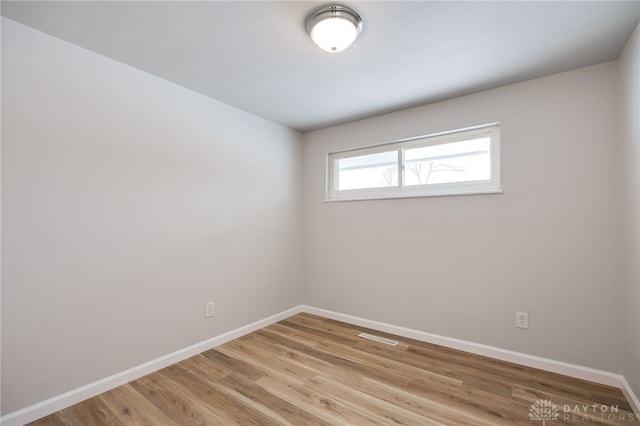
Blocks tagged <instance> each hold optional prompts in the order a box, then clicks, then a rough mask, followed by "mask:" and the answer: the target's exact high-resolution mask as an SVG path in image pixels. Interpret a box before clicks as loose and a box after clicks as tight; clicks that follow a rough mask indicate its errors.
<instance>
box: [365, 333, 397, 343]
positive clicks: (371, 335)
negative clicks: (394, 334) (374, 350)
mask: <svg viewBox="0 0 640 426" xmlns="http://www.w3.org/2000/svg"><path fill="white" fill-rule="evenodd" d="M358 337H364V338H365V339H369V340H373V341H376V342H380V343H384V344H385V345H391V346H395V345H397V344H398V342H396V341H395V340H391V339H385V338H384V337H380V336H374V335H373V334H367V333H360V334H358Z"/></svg>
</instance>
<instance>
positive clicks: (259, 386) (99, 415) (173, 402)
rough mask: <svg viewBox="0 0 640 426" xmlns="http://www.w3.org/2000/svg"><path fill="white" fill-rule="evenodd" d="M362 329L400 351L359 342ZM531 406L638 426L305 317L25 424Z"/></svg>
mask: <svg viewBox="0 0 640 426" xmlns="http://www.w3.org/2000/svg"><path fill="white" fill-rule="evenodd" d="M363 331H364V332H367V333H370V334H375V335H377V336H382V337H387V338H391V339H394V340H397V341H398V342H399V344H398V345H397V346H389V345H386V344H383V343H376V342H373V341H370V340H367V339H363V338H360V337H358V334H359V333H360V332H363ZM540 399H547V400H550V401H552V402H553V403H554V404H556V406H557V410H558V411H557V413H558V415H559V416H558V419H557V420H547V421H546V425H548V426H553V425H561V424H564V425H578V424H589V425H604V424H606V425H613V424H635V425H639V424H640V422H638V420H637V418H635V417H634V416H633V414H632V411H631V408H630V407H629V404H628V403H627V401H625V399H624V396H623V395H622V393H621V392H620V390H619V389H616V388H612V387H607V386H602V385H597V384H593V383H589V382H585V381H581V380H576V379H572V378H568V377H566V376H561V375H557V374H552V373H548V372H544V371H540V370H535V369H531V368H526V367H522V366H518V365H514V364H509V363H505V362H501V361H496V360H493V359H490V358H485V357H481V356H477V355H471V354H468V353H464V352H460V351H455V350H452V349H447V348H443V347H440V346H436V345H431V344H427V343H422V342H418V341H414V340H410V339H405V338H401V337H398V336H393V335H388V334H385V333H380V332H377V331H373V330H367V329H364V328H361V327H355V326H351V325H348V324H344V323H340V322H337V321H333V320H329V319H325V318H321V317H317V316H313V315H309V314H298V315H295V316H293V317H291V318H289V319H287V320H284V321H280V322H279V323H277V324H273V325H271V326H269V327H266V328H264V329H262V330H259V331H257V332H254V333H251V334H249V335H246V336H244V337H241V338H239V339H237V340H234V341H232V342H229V343H226V344H224V345H221V346H218V347H217V348H215V349H212V350H209V351H206V352H204V353H202V354H200V355H197V356H194V357H192V358H189V359H187V360H185V361H182V362H179V363H177V364H174V365H172V366H170V367H167V368H165V369H163V370H160V371H158V372H156V373H153V374H150V375H148V376H145V377H143V378H140V379H138V380H134V381H133V382H130V383H128V384H126V385H123V386H120V387H118V388H115V389H113V390H111V391H109V392H106V393H104V394H101V395H99V396H97V397H95V398H91V399H89V400H86V401H84V402H82V403H79V404H76V405H74V406H72V407H69V408H66V409H64V410H62V411H59V412H57V413H54V414H52V415H50V416H47V417H45V418H43V419H40V420H38V421H36V422H34V423H32V424H33V425H154V426H157V425H205V424H207V425H225V426H226V425H296V426H297V425H398V424H400V425H409V424H410V425H437V424H439V425H518V424H522V425H542V424H543V422H542V417H545V416H540V415H539V417H538V418H537V419H536V418H534V419H530V418H529V414H530V408H531V405H532V404H533V403H535V402H536V401H538V400H540ZM565 405H568V406H570V407H571V411H572V413H565V412H564V406H565ZM611 405H614V406H617V407H618V411H617V412H615V413H612V412H611V411H610V410H611V408H610V406H611ZM576 406H578V407H579V411H578V412H577V413H575V412H573V411H574V410H575V408H576ZM583 406H588V408H586V412H585V407H583ZM594 407H596V408H594ZM603 407H606V409H607V411H608V412H607V413H602V411H601V410H602V409H603ZM551 414H553V413H551ZM585 416H588V417H585ZM546 418H547V419H548V418H550V417H548V416H546ZM634 419H635V420H634Z"/></svg>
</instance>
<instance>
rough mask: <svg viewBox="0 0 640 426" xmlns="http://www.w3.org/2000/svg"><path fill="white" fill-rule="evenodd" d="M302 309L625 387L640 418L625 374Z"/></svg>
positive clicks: (347, 321) (420, 339)
mask: <svg viewBox="0 0 640 426" xmlns="http://www.w3.org/2000/svg"><path fill="white" fill-rule="evenodd" d="M302 312H307V313H310V314H314V315H319V316H322V317H325V318H330V319H334V320H337V321H342V322H346V323H349V324H354V325H359V326H361V327H366V328H371V329H373V330H378V331H383V332H386V333H391V334H396V335H398V336H402V337H408V338H410V339H415V340H419V341H421V342H426V343H433V344H436V345H440V346H445V347H447V348H451V349H458V350H461V351H465V352H470V353H473V354H477V355H483V356H487V357H490V358H494V359H499V360H501V361H507V362H512V363H514V364H519V365H524V366H527V367H533V368H538V369H540V370H545V371H549V372H552V373H558V374H564V375H565V376H570V377H575V378H577V379H583V380H588V381H590V382H594V383H600V384H603V385H608V386H614V387H617V388H620V389H621V390H622V392H623V393H624V395H625V397H626V398H627V401H629V404H631V406H632V408H633V411H634V412H635V414H636V415H637V416H638V417H639V418H640V402H638V397H637V396H636V395H635V394H634V392H633V390H632V389H631V386H629V383H627V381H626V379H625V378H624V376H622V375H620V374H615V373H611V372H608V371H603V370H597V369H594V368H590V367H584V366H581V365H575V364H569V363H566V362H562V361H556V360H553V359H549V358H542V357H539V356H535V355H528V354H524V353H521V352H515V351H510V350H506V349H501V348H496V347H494V346H488V345H482V344H480V343H473V342H468V341H465V340H460V339H454V338H451V337H445V336H440V335H437V334H431V333H426V332H424V331H419V330H413V329H410V328H405V327H399V326H396V325H391V324H386V323H383V322H378V321H372V320H368V319H365V318H360V317H356V316H353V315H347V314H342V313H339V312H334V311H329V310H326V309H320V308H315V307H313V306H307V305H303V306H302Z"/></svg>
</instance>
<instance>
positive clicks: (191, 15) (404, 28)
mask: <svg viewBox="0 0 640 426" xmlns="http://www.w3.org/2000/svg"><path fill="white" fill-rule="evenodd" d="M325 4H328V2H325V1H322V2H318V1H284V2H274V1H258V2H247V1H209V2H206V1H204V2H202V1H201V2H187V1H178V2H174V1H142V2H137V1H126V2H113V1H111V2H99V1H80V2H78V1H70V2H59V1H43V2H40V1H22V2H12V1H2V4H1V7H2V15H3V16H5V17H8V18H10V19H13V20H15V21H18V22H21V23H23V24H26V25H28V26H30V27H33V28H36V29H38V30H41V31H44V32H46V33H49V34H51V35H54V36H56V37H59V38H61V39H64V40H67V41H69V42H71V43H74V44H77V45H79V46H82V47H85V48H87V49H90V50H93V51H95V52H97V53H100V54H102V55H105V56H108V57H110V58H113V59H115V60H117V61H120V62H123V63H125V64H128V65H131V66H133V67H136V68H138V69H140V70H143V71H146V72H148V73H150V74H154V75H156V76H159V77H162V78H164V79H167V80H170V81H172V82H175V83H177V84H179V85H181V86H184V87H187V88H190V89H192V90H195V91H197V92H200V93H203V94H205V95H208V96H211V97H212V98H215V99H217V100H219V101H222V102H225V103H228V104H230V105H234V106H236V107H238V108H241V109H243V110H246V111H249V112H251V113H254V114H256V115H259V116H262V117H264V118H267V119H269V120H272V121H275V122H277V123H281V124H283V125H285V126H288V127H291V128H293V129H297V130H300V131H308V130H313V129H318V128H322V127H326V126H330V125H334V124H338V123H342V122H347V121H352V120H355V119H359V118H364V117H370V116H374V115H378V114H381V113H385V112H390V111H394V110H398V109H403V108H407V107H411V106H415V105H420V104H425V103H429V102H435V101H439V100H443V99H447V98H452V97H455V96H460V95H463V94H468V93H472V92H477V91H480V90H484V89H489V88H493V87H498V86H502V85H505V84H510V83H514V82H519V81H524V80H528V79H532V78H537V77H542V76H545V75H550V74H555V73H558V72H562V71H567V70H570V69H575V68H580V67H584V66H588V65H592V64H597V63H601V62H605V61H610V60H614V59H617V58H618V56H619V55H620V52H621V51H622V49H623V48H624V45H625V43H626V41H627V39H628V38H629V36H630V35H631V33H632V31H633V29H634V28H635V26H636V25H637V23H638V21H639V19H640V1H624V2H612V1H603V2H597V1H590V2H575V1H572V2H481V1H475V2H454V1H448V2H427V1H408V2H404V1H392V2H391V1H390V2H381V1H364V2H362V1H344V2H339V4H343V5H347V6H350V7H352V8H354V9H355V10H356V11H357V12H358V13H359V14H360V15H361V16H362V18H363V20H364V28H363V31H362V34H361V36H360V38H359V39H358V40H356V42H355V43H354V44H353V45H352V46H351V47H350V48H349V49H347V50H346V51H344V52H342V53H337V54H330V53H326V52H324V51H322V50H320V49H319V48H318V47H317V46H315V45H314V44H313V43H312V42H311V40H310V39H309V38H308V37H307V34H306V32H305V30H304V19H305V17H306V16H307V15H308V14H309V13H310V12H311V11H312V10H314V9H315V8H317V7H320V6H322V5H325Z"/></svg>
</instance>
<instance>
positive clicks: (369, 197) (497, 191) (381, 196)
mask: <svg viewBox="0 0 640 426" xmlns="http://www.w3.org/2000/svg"><path fill="white" fill-rule="evenodd" d="M503 193H504V191H503V190H502V189H481V190H468V191H455V192H454V191H452V192H436V193H431V194H426V193H422V194H420V193H415V194H407V193H404V194H372V195H352V196H343V197H336V198H325V199H324V202H325V203H333V202H336V201H368V200H394V199H398V198H430V197H456V196H459V195H491V194H503Z"/></svg>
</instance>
